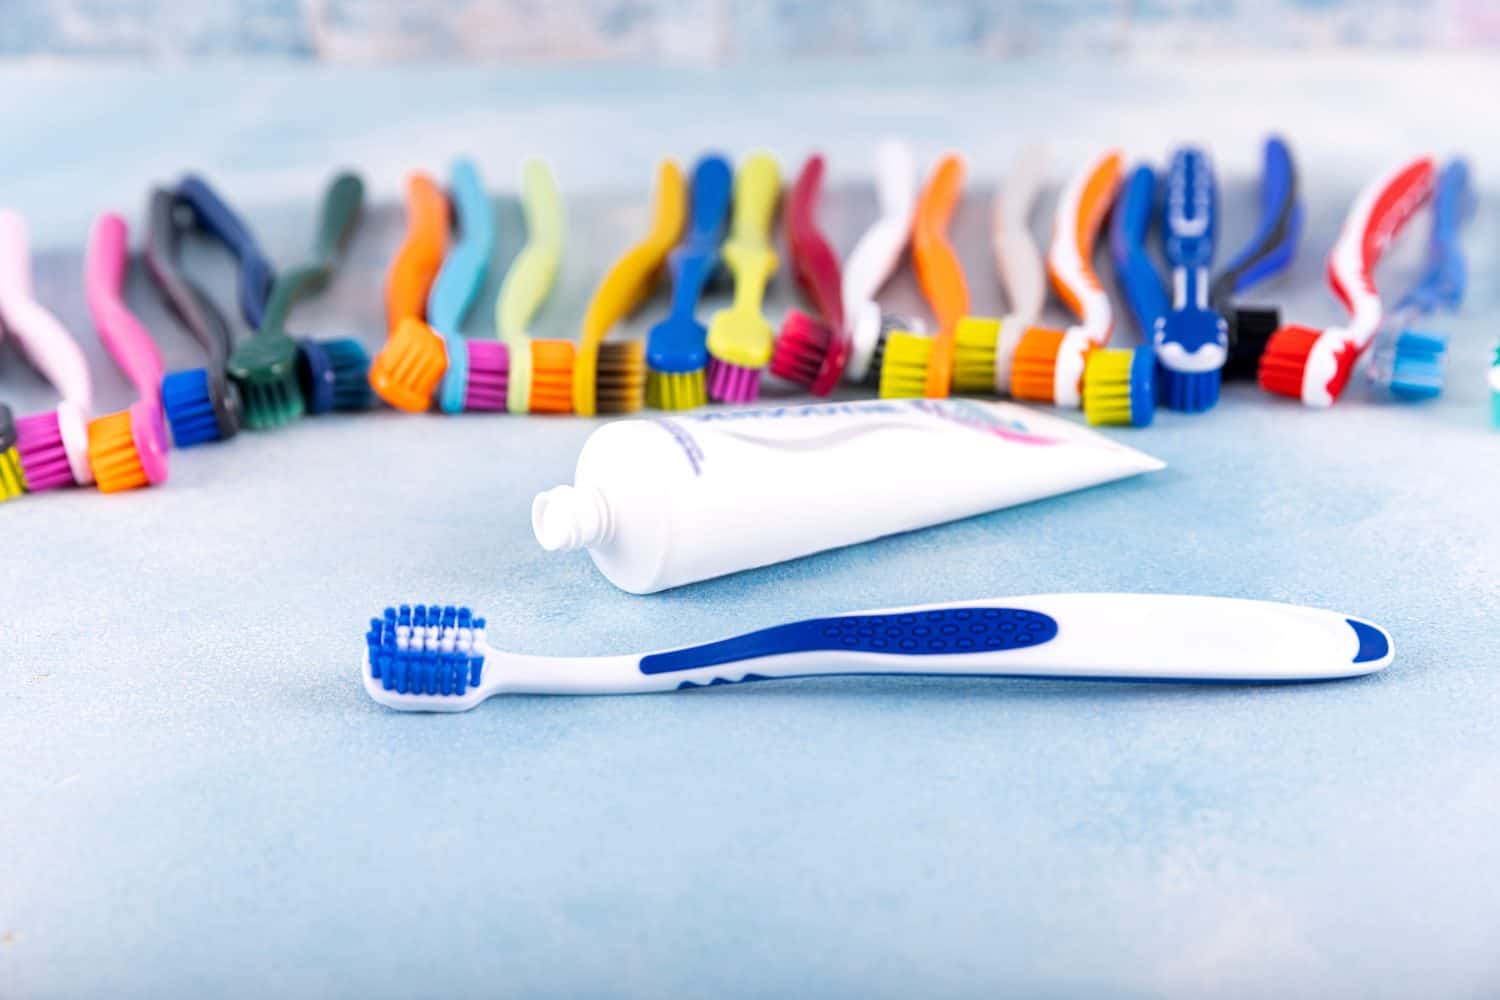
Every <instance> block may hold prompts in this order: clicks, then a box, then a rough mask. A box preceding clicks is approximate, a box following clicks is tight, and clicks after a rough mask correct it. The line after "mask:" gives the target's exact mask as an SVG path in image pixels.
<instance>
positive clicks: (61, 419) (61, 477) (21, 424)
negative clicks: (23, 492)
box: [16, 400, 94, 493]
mask: <svg viewBox="0 0 1500 1000" xmlns="http://www.w3.org/2000/svg"><path fill="white" fill-rule="evenodd" d="M16 457H17V458H18V459H19V461H20V463H21V474H22V475H23V476H24V477H25V479H26V489H27V490H29V491H30V492H32V493H40V492H42V491H43V490H53V489H57V488H58V487H61V486H73V485H75V484H76V485H78V486H87V485H89V484H90V483H92V482H93V481H94V471H93V469H92V468H91V467H90V466H89V433H88V420H87V418H85V417H84V415H83V411H82V410H80V409H79V408H78V407H76V406H74V405H73V404H72V403H69V402H67V401H66V400H65V401H63V402H61V403H58V404H57V409H56V410H49V411H48V412H46V413H36V414H33V415H31V416H29V417H22V418H21V419H20V420H17V421H16Z"/></svg>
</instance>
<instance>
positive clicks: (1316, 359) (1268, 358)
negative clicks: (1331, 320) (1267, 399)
mask: <svg viewBox="0 0 1500 1000" xmlns="http://www.w3.org/2000/svg"><path fill="white" fill-rule="evenodd" d="M1359 354H1360V349H1359V345H1357V344H1355V343H1353V342H1351V341H1348V340H1346V339H1345V338H1344V335H1343V331H1341V330H1338V329H1329V330H1315V329H1313V328H1311V327H1306V326H1297V325H1292V326H1284V327H1282V328H1281V329H1280V330H1277V331H1276V332H1275V333H1274V334H1272V335H1271V339H1270V340H1269V341H1267V342H1266V350H1265V353H1264V354H1263V355H1261V359H1260V370H1259V373H1258V380H1259V382H1260V387H1261V388H1262V389H1264V390H1265V391H1266V392H1269V393H1273V394H1275V395H1278V396H1290V397H1291V398H1292V399H1297V400H1301V401H1302V402H1303V403H1305V404H1306V405H1308V406H1316V407H1327V406H1332V405H1333V401H1334V400H1335V399H1337V398H1338V397H1339V395H1340V394H1341V393H1343V391H1344V386H1346V385H1347V384H1348V383H1349V376H1350V375H1352V374H1353V373H1354V365H1355V363H1356V362H1357V361H1359Z"/></svg>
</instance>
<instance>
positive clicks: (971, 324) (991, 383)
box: [953, 316, 1002, 395]
mask: <svg viewBox="0 0 1500 1000" xmlns="http://www.w3.org/2000/svg"><path fill="white" fill-rule="evenodd" d="M1001 322H1002V321H1001V320H998V319H991V318H989V317H985V316H965V317H964V318H963V319H961V320H959V321H958V325H957V326H955V327H954V328H953V391H954V392H958V393H963V394H966V395H975V394H981V393H985V394H987V393H991V392H994V391H995V361H996V359H997V358H998V357H999V354H1000V351H999V345H1000V327H1001Z"/></svg>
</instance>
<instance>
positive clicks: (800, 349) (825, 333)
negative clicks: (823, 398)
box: [771, 309, 834, 389]
mask: <svg viewBox="0 0 1500 1000" xmlns="http://www.w3.org/2000/svg"><path fill="white" fill-rule="evenodd" d="M833 343H834V335H833V330H831V329H830V328H829V327H828V325H827V324H826V323H824V322H822V321H821V320H818V319H815V318H814V317H812V316H810V315H808V314H807V313H805V312H803V311H802V310H801V309H789V310H787V314H786V316H785V317H784V318H783V319H782V321H781V333H780V335H779V336H777V338H776V347H775V350H774V351H773V352H772V354H771V374H772V375H775V376H776V377H777V378H779V379H785V380H786V381H788V382H791V383H793V384H794V385H799V386H801V387H802V388H804V389H807V388H811V387H812V385H813V383H814V382H816V381H817V378H818V372H819V370H820V369H822V367H823V361H824V359H826V358H827V357H828V351H829V349H830V348H831V347H832V346H833Z"/></svg>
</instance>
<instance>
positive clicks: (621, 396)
mask: <svg viewBox="0 0 1500 1000" xmlns="http://www.w3.org/2000/svg"><path fill="white" fill-rule="evenodd" d="M686 221H687V182H686V181H685V180H684V179H683V176H682V168H681V167H679V166H678V165H677V163H676V162H675V161H673V160H662V161H661V164H660V165H659V166H658V167H657V168H656V197H655V199H654V200H653V202H652V216H651V229H650V231H649V232H647V233H646V235H645V237H643V238H642V239H641V241H640V242H639V243H636V244H635V245H634V246H632V247H631V248H630V249H628V250H626V251H625V252H624V253H623V254H621V255H620V257H619V259H618V260H616V261H615V262H614V264H613V266H611V267H610V269H609V271H608V273H606V274H605V275H604V280H603V281H601V282H599V287H598V288H596V289H594V297H593V298H592V299H590V300H589V306H588V310H587V311H586V312H585V313H584V314H583V330H582V333H581V336H580V340H579V346H578V357H577V358H576V359H575V360H574V363H573V412H574V413H577V414H578V415H579V416H581V417H592V416H593V415H594V414H595V413H634V412H635V411H636V410H639V409H640V408H641V407H642V406H643V405H644V404H645V396H646V345H645V343H644V342H643V341H640V340H626V341H620V342H617V343H612V344H607V343H604V337H605V335H606V334H608V333H609V330H610V327H612V326H614V325H615V324H616V323H618V322H619V321H620V320H621V319H622V318H624V317H625V316H626V315H627V314H628V313H630V312H633V311H634V310H635V309H636V308H637V307H638V306H640V304H641V303H642V302H644V301H645V300H646V298H647V297H648V296H649V295H650V294H651V291H652V289H653V288H655V287H656V283H657V280H658V279H659V278H660V277H661V274H662V270H663V268H662V264H663V263H664V262H665V261H666V259H667V254H668V253H669V252H670V251H671V249H672V247H674V246H675V245H676V244H677V240H678V238H679V237H681V236H682V229H683V225H684V223H685V222H686Z"/></svg>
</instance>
